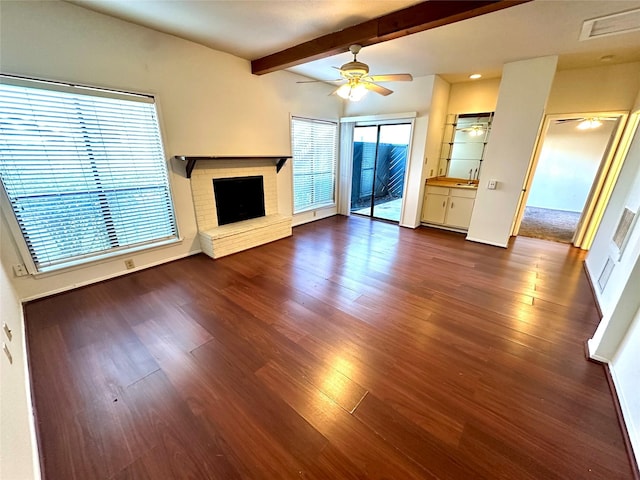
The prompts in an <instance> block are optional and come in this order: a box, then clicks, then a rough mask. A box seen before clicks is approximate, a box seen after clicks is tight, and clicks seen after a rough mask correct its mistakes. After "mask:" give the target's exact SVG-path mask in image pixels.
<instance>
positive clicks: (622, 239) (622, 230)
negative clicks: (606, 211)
mask: <svg viewBox="0 0 640 480" xmlns="http://www.w3.org/2000/svg"><path fill="white" fill-rule="evenodd" d="M635 219H636V212H634V211H632V210H631V209H629V207H625V209H624V211H623V212H622V215H621V216H620V221H619V222H618V227H617V228H616V233H614V234H613V239H612V240H613V244H614V245H615V246H616V247H617V249H618V260H620V258H621V257H622V253H623V252H624V247H626V246H627V242H628V241H629V236H630V234H631V230H633V225H634V222H635Z"/></svg>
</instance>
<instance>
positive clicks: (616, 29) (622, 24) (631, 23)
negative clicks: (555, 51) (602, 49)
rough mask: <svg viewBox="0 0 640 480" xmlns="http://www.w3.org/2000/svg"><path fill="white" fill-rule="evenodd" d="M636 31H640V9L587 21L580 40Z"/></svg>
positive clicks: (583, 25) (583, 26)
mask: <svg viewBox="0 0 640 480" xmlns="http://www.w3.org/2000/svg"><path fill="white" fill-rule="evenodd" d="M636 30H640V8H637V9H635V10H629V11H626V12H620V13H614V14H613V15H607V16H605V17H600V18H592V19H591V20H585V21H584V23H583V24H582V30H581V31H580V40H589V39H591V38H600V37H608V36H609V35H618V34H621V33H629V32H634V31H636Z"/></svg>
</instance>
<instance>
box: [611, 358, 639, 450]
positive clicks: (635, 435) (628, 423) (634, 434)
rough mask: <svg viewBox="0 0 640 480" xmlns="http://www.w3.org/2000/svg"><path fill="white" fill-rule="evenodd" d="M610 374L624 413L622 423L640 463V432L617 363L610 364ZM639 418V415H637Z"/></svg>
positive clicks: (621, 410)
mask: <svg viewBox="0 0 640 480" xmlns="http://www.w3.org/2000/svg"><path fill="white" fill-rule="evenodd" d="M609 373H610V374H611V380H612V381H613V385H614V392H612V393H614V394H615V396H616V398H617V399H618V404H619V405H620V412H621V413H622V421H623V422H624V425H625V427H626V429H627V436H628V438H629V442H630V443H631V451H632V452H633V455H634V457H635V459H636V462H639V461H640V432H638V430H637V429H636V428H635V427H636V425H635V424H634V422H633V418H634V415H633V412H632V410H631V408H630V407H629V404H628V402H627V397H625V395H624V392H625V389H624V388H623V386H622V384H621V383H620V381H619V380H618V376H617V374H616V369H615V362H611V363H609ZM621 392H622V393H621ZM635 416H637V415H635Z"/></svg>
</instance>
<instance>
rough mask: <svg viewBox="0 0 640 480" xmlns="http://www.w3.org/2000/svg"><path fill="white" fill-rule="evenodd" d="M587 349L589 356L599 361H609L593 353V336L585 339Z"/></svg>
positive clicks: (594, 348) (594, 349)
mask: <svg viewBox="0 0 640 480" xmlns="http://www.w3.org/2000/svg"><path fill="white" fill-rule="evenodd" d="M587 349H588V350H589V358H590V359H592V360H595V361H596V362H600V363H609V359H608V358H605V357H603V356H601V355H598V354H597V353H595V351H596V347H595V346H594V345H593V338H590V339H589V340H587Z"/></svg>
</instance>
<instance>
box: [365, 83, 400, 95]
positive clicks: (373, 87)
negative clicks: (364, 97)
mask: <svg viewBox="0 0 640 480" xmlns="http://www.w3.org/2000/svg"><path fill="white" fill-rule="evenodd" d="M362 84H363V85H364V88H366V89H367V90H371V91H372V92H376V93H379V94H380V95H384V96H385V97H386V96H387V95H391V94H392V93H393V90H389V89H388V88H385V87H383V86H382V85H377V84H375V83H373V82H362Z"/></svg>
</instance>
